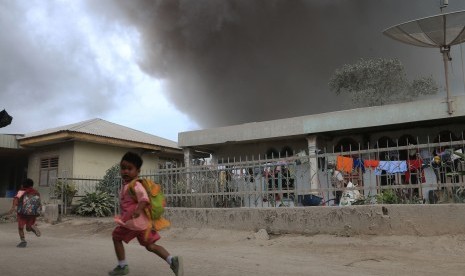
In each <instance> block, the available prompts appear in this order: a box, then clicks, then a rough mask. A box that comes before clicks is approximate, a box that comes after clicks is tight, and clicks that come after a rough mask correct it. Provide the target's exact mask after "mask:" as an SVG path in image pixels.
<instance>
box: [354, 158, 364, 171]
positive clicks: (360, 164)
mask: <svg viewBox="0 0 465 276" xmlns="http://www.w3.org/2000/svg"><path fill="white" fill-rule="evenodd" d="M356 168H362V173H365V165H364V164H363V160H362V159H361V158H354V169H356Z"/></svg>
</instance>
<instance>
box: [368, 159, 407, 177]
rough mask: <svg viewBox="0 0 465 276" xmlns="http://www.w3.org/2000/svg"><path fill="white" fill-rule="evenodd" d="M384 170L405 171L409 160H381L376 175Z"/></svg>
mask: <svg viewBox="0 0 465 276" xmlns="http://www.w3.org/2000/svg"><path fill="white" fill-rule="evenodd" d="M382 171H386V173H388V174H394V173H403V172H406V171H407V161H379V165H378V167H376V169H375V175H381V172H382Z"/></svg>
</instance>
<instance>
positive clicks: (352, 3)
mask: <svg viewBox="0 0 465 276" xmlns="http://www.w3.org/2000/svg"><path fill="white" fill-rule="evenodd" d="M449 2H450V3H449V7H448V8H447V9H446V12H450V11H454V10H460V9H464V8H465V3H463V2H462V1H454V0H451V1H449ZM459 2H462V3H459ZM116 3H117V5H116V6H115V1H108V2H103V1H91V2H90V5H91V7H92V8H93V9H94V10H95V11H97V12H98V13H99V14H100V16H107V18H108V19H109V20H115V22H118V23H119V24H126V25H131V26H134V27H135V28H137V29H138V31H139V32H140V35H141V40H142V44H143V53H142V55H141V61H140V66H141V68H143V70H144V71H145V72H147V73H148V74H150V75H152V76H154V77H156V78H161V79H165V80H166V81H167V83H168V91H167V92H166V93H167V95H168V98H169V99H170V100H171V101H172V102H173V103H174V104H175V105H176V106H177V107H178V108H179V109H180V110H181V111H183V112H185V113H187V114H188V115H189V116H191V117H192V118H193V119H194V120H196V121H197V122H198V123H199V124H200V125H201V126H202V127H215V126H224V125H231V124H238V123H244V122H251V121H263V120H271V119H278V118H285V117H292V116H300V115H307V114H315V113H321V112H327V111H333V110H339V109H342V108H347V105H346V104H345V102H346V99H344V98H341V97H338V96H336V95H335V94H334V93H333V92H330V90H329V88H328V81H329V78H330V76H331V74H332V73H333V72H334V70H335V69H336V68H339V67H341V66H342V65H343V64H347V63H355V62H356V61H357V60H358V59H360V58H362V57H364V58H370V57H384V58H390V57H396V58H399V59H400V60H401V61H402V62H403V64H404V65H405V67H406V69H407V72H408V74H409V77H410V78H417V77H419V76H422V75H433V76H434V77H435V78H436V80H437V82H438V83H439V84H442V83H443V78H444V75H443V68H442V65H441V56H440V54H439V50H438V49H424V48H418V47H414V46H410V45H404V44H402V43H400V42H397V41H393V40H391V39H390V38H388V37H386V36H384V35H383V34H382V31H383V30H384V29H386V28H388V27H390V26H392V25H396V24H399V23H402V22H405V21H409V20H412V19H416V18H420V17H426V16H431V15H435V14H437V13H439V0H409V1H405V0H378V1H373V0H344V1H343V0H332V1H325V0H318V1H317V0H308V1H300V0H221V1H219V0H159V1H155V0H131V1H126V0H118V1H116ZM453 51H454V49H453ZM453 54H454V53H453ZM455 55H457V53H455ZM459 57H460V52H459ZM454 61H455V64H454V65H453V66H454V67H453V70H454V72H455V74H456V75H459V76H460V75H461V74H462V73H461V67H460V66H459V65H460V59H457V58H455V59H454ZM459 80H460V81H462V79H459ZM457 87H458V88H457ZM456 88H457V89H462V90H461V91H462V93H463V85H462V86H460V85H458V84H457V85H456ZM440 94H441V96H442V94H443V93H440Z"/></svg>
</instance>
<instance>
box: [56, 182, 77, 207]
mask: <svg viewBox="0 0 465 276" xmlns="http://www.w3.org/2000/svg"><path fill="white" fill-rule="evenodd" d="M53 192H54V194H55V196H56V198H58V199H62V198H61V197H62V196H64V198H63V199H62V200H63V202H66V205H67V206H71V202H72V201H73V197H74V196H75V195H76V194H77V192H78V190H77V189H76V186H75V185H74V183H65V182H62V181H58V182H57V183H56V186H55V190H54V191H53Z"/></svg>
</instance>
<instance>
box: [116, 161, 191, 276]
mask: <svg viewBox="0 0 465 276" xmlns="http://www.w3.org/2000/svg"><path fill="white" fill-rule="evenodd" d="M120 167H121V171H120V173H121V178H122V180H123V187H122V189H121V192H120V206H121V208H120V210H121V215H120V216H119V217H118V218H116V219H115V221H116V222H118V224H119V225H118V226H117V227H116V228H115V229H114V230H113V233H112V237H113V245H114V247H115V253H116V258H117V259H118V265H117V266H116V267H115V269H113V270H112V271H110V272H108V274H109V275H126V274H128V273H129V266H128V263H127V261H126V256H125V251H124V245H123V241H124V242H125V243H128V242H129V241H131V240H132V239H134V238H137V240H138V241H139V244H140V245H142V246H145V248H146V249H147V250H148V251H150V252H152V253H155V254H156V255H158V256H159V257H160V258H162V259H163V260H165V261H166V262H167V263H168V264H169V265H170V268H171V270H173V272H174V274H175V275H176V276H182V275H183V262H182V257H178V256H171V255H170V253H169V252H168V251H167V250H166V249H165V248H164V247H162V246H160V245H157V244H155V242H156V241H157V240H159V239H160V235H159V234H158V232H157V231H156V230H155V229H151V231H150V232H146V229H147V225H148V218H147V217H146V215H145V212H144V209H145V208H146V207H147V206H148V205H149V204H150V203H149V197H148V194H147V192H146V190H145V188H144V187H143V185H142V184H141V183H140V182H139V181H137V182H136V183H135V186H134V190H135V194H136V198H137V201H136V200H135V199H134V197H133V196H131V195H130V194H129V189H128V187H129V185H128V184H129V183H131V182H132V181H133V180H135V179H137V178H138V177H139V173H140V168H141V167H142V158H141V157H140V156H139V155H138V154H136V153H133V152H127V153H126V154H125V155H124V156H123V158H122V159H121V163H120ZM139 220H140V221H142V222H140V221H139ZM144 221H145V222H144ZM138 225H142V226H143V227H140V228H138V227H137V226H138ZM147 234H148V235H147Z"/></svg>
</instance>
